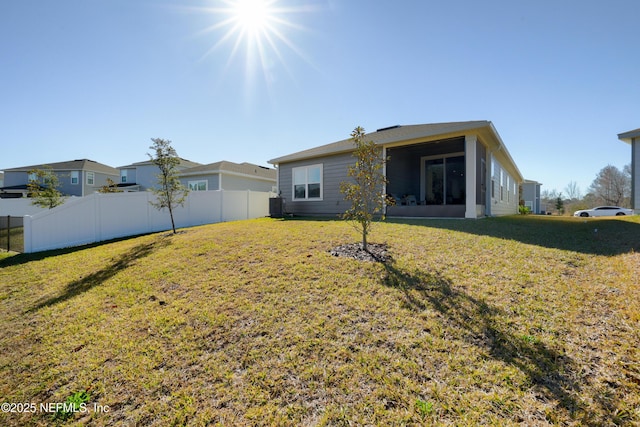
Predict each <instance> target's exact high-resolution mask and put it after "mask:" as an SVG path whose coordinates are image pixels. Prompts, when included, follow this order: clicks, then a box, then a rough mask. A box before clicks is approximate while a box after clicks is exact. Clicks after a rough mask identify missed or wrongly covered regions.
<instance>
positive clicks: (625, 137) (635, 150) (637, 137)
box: [618, 129, 640, 212]
mask: <svg viewBox="0 0 640 427" xmlns="http://www.w3.org/2000/svg"><path fill="white" fill-rule="evenodd" d="M618 139H619V140H621V141H624V142H626V143H627V144H630V145H631V209H633V210H634V211H636V212H638V211H640V129H635V130H631V131H629V132H624V133H621V134H618Z"/></svg>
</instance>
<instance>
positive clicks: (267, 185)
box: [178, 160, 276, 191]
mask: <svg viewBox="0 0 640 427" xmlns="http://www.w3.org/2000/svg"><path fill="white" fill-rule="evenodd" d="M178 176H179V177H180V181H181V182H182V184H183V185H184V186H185V187H187V188H189V190H191V191H207V190H239V191H244V190H251V191H273V190H274V188H275V186H276V170H275V169H272V168H268V167H265V166H258V165H254V164H252V163H246V162H243V163H234V162H228V161H226V160H223V161H220V162H215V163H209V164H207V165H200V166H195V167H192V168H189V169H184V170H182V171H180V173H179V175H178Z"/></svg>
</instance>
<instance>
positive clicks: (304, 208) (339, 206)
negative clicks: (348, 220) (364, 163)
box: [278, 153, 355, 215]
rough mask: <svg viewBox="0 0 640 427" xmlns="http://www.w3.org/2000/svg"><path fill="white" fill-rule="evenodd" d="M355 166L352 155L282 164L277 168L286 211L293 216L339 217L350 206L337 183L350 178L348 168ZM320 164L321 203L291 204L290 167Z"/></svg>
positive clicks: (311, 201)
mask: <svg viewBox="0 0 640 427" xmlns="http://www.w3.org/2000/svg"><path fill="white" fill-rule="evenodd" d="M354 163H355V158H354V157H353V155H352V154H351V153H344V154H336V155H333V156H327V157H321V158H315V159H307V160H299V161H295V162H290V163H281V164H280V165H279V167H278V174H279V176H278V178H279V181H278V182H279V191H280V196H281V197H283V198H284V199H285V212H286V213H291V214H296V215H338V214H341V213H343V212H344V211H345V210H346V209H347V208H348V207H349V204H348V202H346V201H345V200H344V196H343V194H342V193H340V183H341V182H343V181H346V180H347V179H350V178H349V177H348V176H347V169H348V168H349V166H351V165H353V164H354ZM318 164H321V165H322V200H304V201H293V168H296V167H300V166H311V165H318Z"/></svg>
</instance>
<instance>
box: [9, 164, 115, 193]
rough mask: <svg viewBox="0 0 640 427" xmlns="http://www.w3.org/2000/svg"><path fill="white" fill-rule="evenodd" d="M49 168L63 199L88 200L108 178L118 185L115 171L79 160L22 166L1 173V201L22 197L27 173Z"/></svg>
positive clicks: (29, 177) (27, 178)
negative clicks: (53, 174) (57, 181)
mask: <svg viewBox="0 0 640 427" xmlns="http://www.w3.org/2000/svg"><path fill="white" fill-rule="evenodd" d="M45 168H51V169H52V170H53V172H54V173H55V174H56V176H57V177H58V180H59V182H60V188H59V190H60V192H61V193H62V194H63V195H65V196H79V197H83V196H87V195H89V194H91V193H95V192H96V191H98V190H100V188H101V187H103V186H104V185H106V184H107V178H110V179H112V180H113V181H114V182H117V181H118V177H119V174H118V171H117V170H116V169H114V168H112V167H111V166H107V165H104V164H102V163H98V162H95V161H93V160H88V159H81V160H71V161H68V162H58V163H49V164H42V165H33V166H22V167H18V168H12V169H5V170H4V186H3V187H1V188H0V197H2V198H12V197H24V196H26V195H27V193H28V190H27V184H28V183H29V180H30V179H31V178H33V177H32V176H30V174H29V172H30V171H32V170H34V169H45Z"/></svg>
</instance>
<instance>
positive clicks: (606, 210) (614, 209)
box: [573, 206, 633, 217]
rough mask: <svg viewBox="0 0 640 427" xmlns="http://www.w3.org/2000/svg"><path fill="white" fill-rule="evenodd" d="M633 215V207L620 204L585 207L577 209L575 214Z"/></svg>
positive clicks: (582, 215)
mask: <svg viewBox="0 0 640 427" xmlns="http://www.w3.org/2000/svg"><path fill="white" fill-rule="evenodd" d="M622 215H633V209H627V208H621V207H619V206H598V207H597V208H593V209H583V210H581V211H575V212H574V213H573V216H581V217H588V216H622Z"/></svg>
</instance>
